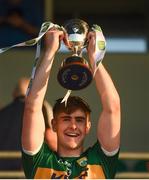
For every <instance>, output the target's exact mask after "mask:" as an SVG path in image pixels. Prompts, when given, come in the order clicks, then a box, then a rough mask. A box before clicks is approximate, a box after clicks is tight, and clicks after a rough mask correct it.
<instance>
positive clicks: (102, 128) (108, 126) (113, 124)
mask: <svg viewBox="0 0 149 180" xmlns="http://www.w3.org/2000/svg"><path fill="white" fill-rule="evenodd" d="M88 37H89V46H88V55H89V59H90V63H91V66H92V67H93V71H94V70H95V69H94V61H95V33H94V32H90V33H89V36H88ZM94 79H95V82H96V88H97V91H98V94H99V96H100V99H101V102H102V112H101V114H100V117H99V120H98V126H97V138H98V140H99V142H100V144H101V146H102V148H103V149H104V150H106V151H108V152H112V151H114V150H116V149H118V148H119V145H120V98H119V95H118V93H117V90H116V88H115V86H114V84H113V81H112V79H111V77H110V75H109V74H108V72H107V71H106V69H105V68H104V66H103V64H102V63H100V65H99V66H98V69H97V72H96V74H95V78H94Z"/></svg>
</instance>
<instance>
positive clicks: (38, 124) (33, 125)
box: [22, 29, 64, 153]
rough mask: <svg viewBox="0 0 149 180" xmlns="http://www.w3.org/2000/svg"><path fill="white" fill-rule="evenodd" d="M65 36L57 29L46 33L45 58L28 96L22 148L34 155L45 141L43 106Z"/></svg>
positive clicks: (37, 71)
mask: <svg viewBox="0 0 149 180" xmlns="http://www.w3.org/2000/svg"><path fill="white" fill-rule="evenodd" d="M63 36H64V35H63V32H62V31H59V30H56V29H51V30H50V31H48V32H47V33H46V37H45V48H44V53H43V57H42V59H41V62H40V65H39V66H38V68H37V70H36V74H35V78H34V80H33V82H32V86H31V88H30V91H29V93H28V96H27V97H26V99H25V109H24V117H23V129H22V147H23V149H24V150H26V151H30V152H32V153H35V152H37V151H38V150H39V148H40V147H41V145H42V143H43V140H44V132H45V124H44V119H43V113H42V105H43V100H44V97H45V93H46V90H47V85H48V80H49V75H50V71H51V67H52V63H53V59H54V55H55V53H56V51H57V50H58V47H59V41H60V40H61V39H63Z"/></svg>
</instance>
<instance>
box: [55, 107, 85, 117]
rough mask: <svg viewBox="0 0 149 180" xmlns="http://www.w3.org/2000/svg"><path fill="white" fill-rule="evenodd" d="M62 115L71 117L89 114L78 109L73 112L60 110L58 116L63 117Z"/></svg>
mask: <svg viewBox="0 0 149 180" xmlns="http://www.w3.org/2000/svg"><path fill="white" fill-rule="evenodd" d="M62 116H71V117H84V118H86V117H87V114H86V113H85V112H84V111H83V110H80V109H76V110H75V111H73V112H71V113H66V112H59V113H58V115H57V117H62Z"/></svg>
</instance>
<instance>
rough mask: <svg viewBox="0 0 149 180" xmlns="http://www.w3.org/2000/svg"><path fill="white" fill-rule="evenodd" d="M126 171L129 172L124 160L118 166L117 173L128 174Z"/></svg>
mask: <svg viewBox="0 0 149 180" xmlns="http://www.w3.org/2000/svg"><path fill="white" fill-rule="evenodd" d="M126 171H128V167H127V164H126V162H125V161H124V160H120V159H119V161H118V165H117V172H126Z"/></svg>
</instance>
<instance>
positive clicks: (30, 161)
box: [22, 143, 52, 179]
mask: <svg viewBox="0 0 149 180" xmlns="http://www.w3.org/2000/svg"><path fill="white" fill-rule="evenodd" d="M47 149H48V150H49V152H52V151H51V150H50V149H49V148H48V145H47V144H46V143H43V144H42V146H41V148H40V150H39V151H38V153H36V154H34V155H31V154H27V153H25V152H24V151H23V150H22V164H23V169H24V173H25V177H26V178H28V179H30V178H31V177H34V173H35V171H36V167H37V165H38V163H39V162H40V161H41V160H42V157H43V154H44V152H45V151H47Z"/></svg>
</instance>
